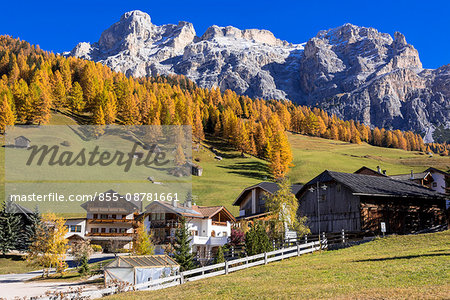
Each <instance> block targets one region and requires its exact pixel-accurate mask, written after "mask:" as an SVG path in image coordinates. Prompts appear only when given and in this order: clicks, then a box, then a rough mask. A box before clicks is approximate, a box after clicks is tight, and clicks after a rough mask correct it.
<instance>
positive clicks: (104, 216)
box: [100, 214, 108, 219]
mask: <svg viewBox="0 0 450 300" xmlns="http://www.w3.org/2000/svg"><path fill="white" fill-rule="evenodd" d="M100 219H108V215H105V214H101V215H100Z"/></svg>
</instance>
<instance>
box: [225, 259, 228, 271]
mask: <svg viewBox="0 0 450 300" xmlns="http://www.w3.org/2000/svg"><path fill="white" fill-rule="evenodd" d="M225 274H228V261H227V260H226V261H225Z"/></svg>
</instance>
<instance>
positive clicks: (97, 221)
mask: <svg viewBox="0 0 450 300" xmlns="http://www.w3.org/2000/svg"><path fill="white" fill-rule="evenodd" d="M88 223H89V224H108V223H127V224H136V221H135V220H133V219H88Z"/></svg>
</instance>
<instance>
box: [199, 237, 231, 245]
mask: <svg viewBox="0 0 450 300" xmlns="http://www.w3.org/2000/svg"><path fill="white" fill-rule="evenodd" d="M191 243H192V244H194V245H210V246H223V245H225V244H226V243H228V237H227V236H222V237H209V236H198V235H195V236H193V237H192V241H191Z"/></svg>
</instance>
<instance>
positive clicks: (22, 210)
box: [8, 201, 33, 215]
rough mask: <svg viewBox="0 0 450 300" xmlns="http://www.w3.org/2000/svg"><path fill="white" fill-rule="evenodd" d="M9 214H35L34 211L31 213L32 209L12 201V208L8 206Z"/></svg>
mask: <svg viewBox="0 0 450 300" xmlns="http://www.w3.org/2000/svg"><path fill="white" fill-rule="evenodd" d="M8 212H9V213H13V214H25V215H30V214H33V211H31V210H30V209H28V208H26V207H24V206H22V205H20V204H18V203H16V202H12V201H10V206H8Z"/></svg>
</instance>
